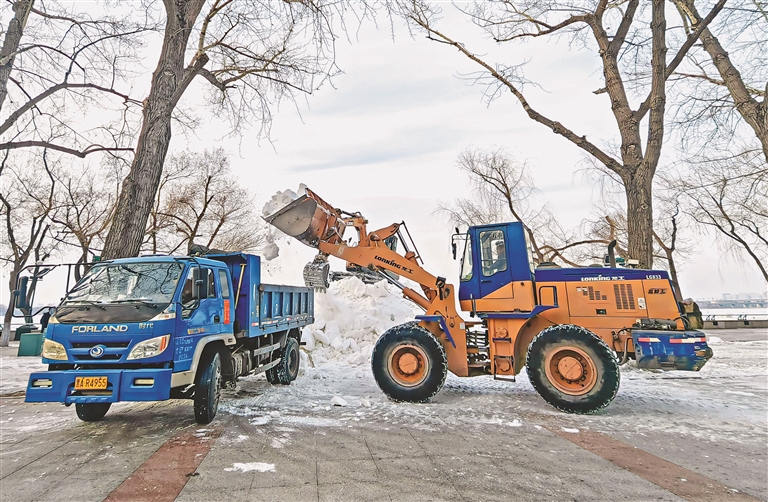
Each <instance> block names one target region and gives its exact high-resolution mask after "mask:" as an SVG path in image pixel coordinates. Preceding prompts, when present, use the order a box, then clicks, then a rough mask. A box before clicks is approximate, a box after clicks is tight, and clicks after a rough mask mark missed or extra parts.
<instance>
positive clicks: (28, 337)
mask: <svg viewBox="0 0 768 502" xmlns="http://www.w3.org/2000/svg"><path fill="white" fill-rule="evenodd" d="M44 339H45V333H24V334H22V335H21V338H20V339H19V352H18V353H17V356H39V355H40V354H41V353H42V352H43V340H44Z"/></svg>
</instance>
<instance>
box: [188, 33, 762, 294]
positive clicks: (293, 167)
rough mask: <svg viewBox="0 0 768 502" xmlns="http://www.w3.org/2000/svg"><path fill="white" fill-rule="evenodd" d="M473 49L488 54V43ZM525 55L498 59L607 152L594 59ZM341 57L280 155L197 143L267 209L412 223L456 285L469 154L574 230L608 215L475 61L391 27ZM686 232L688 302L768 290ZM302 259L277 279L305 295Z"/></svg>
mask: <svg viewBox="0 0 768 502" xmlns="http://www.w3.org/2000/svg"><path fill="white" fill-rule="evenodd" d="M448 21H449V23H448V26H450V27H451V30H454V31H452V32H462V33H471V31H470V30H468V29H467V27H466V26H464V25H463V23H462V22H460V21H459V20H455V19H449V20H448ZM464 40H468V43H470V42H472V43H476V44H477V45H476V46H477V47H479V48H480V47H482V49H487V48H488V44H487V43H483V41H482V40H481V39H480V38H478V37H477V36H470V35H467V36H466V38H464ZM481 44H482V45H481ZM470 48H472V46H470ZM525 49H526V52H525V53H524V54H522V53H521V54H516V53H513V52H508V53H505V52H504V51H502V50H498V51H496V53H494V54H493V55H494V56H497V57H500V58H504V59H501V60H504V61H508V62H509V61H511V62H521V61H523V60H525V59H529V63H528V64H527V67H526V74H527V75H528V76H529V78H531V80H534V81H536V82H537V83H540V84H541V86H542V88H537V87H534V86H530V87H528V88H527V89H526V94H527V96H528V99H529V100H530V101H531V103H532V104H534V106H536V107H538V108H539V109H540V110H541V111H542V112H544V113H549V114H551V116H552V117H554V118H556V119H557V120H559V121H561V122H562V123H564V124H566V125H567V126H569V127H571V128H573V129H574V130H575V131H577V133H578V134H580V135H581V134H586V135H587V136H588V138H589V139H590V140H592V141H595V142H597V143H598V144H601V145H603V144H607V143H608V142H610V141H611V140H612V139H613V138H614V137H615V135H614V130H615V125H614V124H615V123H614V121H613V120H614V119H613V116H612V115H611V114H610V110H609V107H608V104H607V102H606V100H607V97H606V95H605V94H603V95H600V96H596V95H594V94H593V93H592V91H593V90H595V89H598V88H600V87H601V80H602V76H601V73H600V66H599V63H598V61H596V60H595V59H594V57H595V56H594V54H592V53H591V52H589V51H586V50H585V51H577V50H568V47H567V45H565V44H547V43H543V42H542V43H538V41H537V43H529V44H527V45H526V46H525ZM337 51H338V52H337V63H338V65H339V66H340V67H341V68H342V70H343V71H344V74H343V75H340V76H338V77H336V78H334V80H333V83H334V87H335V88H332V87H331V86H325V87H323V88H322V89H321V90H320V91H317V92H316V93H314V94H313V95H312V96H309V97H308V98H307V99H306V101H302V102H299V103H298V111H297V110H296V108H295V107H293V106H292V104H286V103H284V104H283V105H282V106H281V108H280V110H279V113H276V114H275V118H274V121H273V124H272V130H271V143H270V142H268V141H264V140H261V141H254V140H253V139H252V138H250V137H249V133H248V132H245V133H243V135H242V139H239V138H235V139H224V140H222V141H213V140H212V139H209V138H215V137H219V138H221V137H222V135H223V131H224V130H226V127H227V126H226V124H224V123H211V124H209V126H208V127H207V128H206V129H205V130H204V131H205V132H203V131H197V132H196V135H197V137H198V138H200V140H201V142H200V143H199V144H201V145H206V146H210V147H213V146H217V145H220V146H224V147H225V148H226V149H227V150H228V151H229V152H230V153H231V154H232V166H233V170H234V171H235V172H236V173H237V174H238V175H239V177H240V179H241V182H242V183H243V185H245V186H247V187H249V188H251V189H252V190H254V191H255V192H256V193H258V198H257V199H258V200H263V201H266V200H267V199H268V198H269V196H271V195H272V194H273V193H275V192H277V191H281V190H284V189H286V188H291V189H294V190H295V189H296V187H297V186H298V184H299V183H305V184H306V185H308V186H309V187H310V188H311V189H312V190H313V191H315V192H316V193H318V194H319V195H320V196H321V197H323V198H324V199H325V200H326V201H328V202H329V203H330V204H331V205H333V206H336V207H341V208H343V209H345V210H348V211H360V212H362V213H363V214H364V215H365V216H366V217H367V218H368V219H369V220H370V222H371V223H370V225H369V228H370V229H375V228H382V227H385V226H387V225H389V224H391V223H393V222H399V221H402V220H405V221H406V223H407V224H408V226H409V228H410V229H411V233H412V235H413V237H414V239H415V241H416V244H417V246H418V248H419V251H420V252H421V254H422V256H423V257H424V261H425V268H426V269H427V270H429V271H430V272H432V273H434V274H436V275H444V276H446V277H450V278H453V280H454V281H455V280H457V279H456V277H457V275H458V263H457V262H454V261H453V260H452V258H451V253H450V234H451V233H452V227H451V225H450V224H449V222H447V221H446V220H445V219H444V218H443V217H442V216H440V215H438V214H435V212H434V211H435V208H436V207H437V205H438V203H439V202H440V201H443V202H450V201H452V200H454V199H456V198H460V197H467V196H468V195H469V193H468V187H467V185H468V181H467V178H466V177H465V176H464V175H463V173H461V172H460V170H459V168H458V166H457V163H456V159H457V156H458V154H459V153H460V152H462V151H463V150H465V149H466V148H468V147H470V146H472V147H479V148H497V147H503V148H505V149H507V150H508V151H509V152H510V153H511V154H513V155H514V156H515V157H516V158H517V159H518V160H521V161H526V162H527V163H528V164H529V165H530V166H531V170H532V175H533V177H534V180H535V183H536V186H537V187H538V188H539V190H540V191H541V200H542V201H544V202H546V203H547V204H549V206H550V207H551V208H552V210H553V211H554V213H555V215H556V216H557V218H558V220H559V221H560V223H561V224H562V225H563V226H564V227H566V228H572V227H576V226H578V225H579V224H580V223H581V221H582V220H583V219H585V218H587V217H590V216H592V215H593V214H594V212H595V211H596V210H598V209H599V206H600V204H601V202H602V197H601V196H602V195H603V194H602V193H601V187H600V186H599V184H596V183H595V180H594V176H592V175H591V173H590V172H589V169H588V168H587V167H586V166H585V164H584V162H583V160H584V157H583V155H582V153H581V151H580V150H579V149H578V148H576V147H574V146H572V145H571V144H570V143H569V142H568V141H567V140H565V139H563V138H561V137H558V136H555V135H554V134H553V133H552V132H551V131H550V130H549V129H547V128H545V127H544V126H542V125H540V124H538V123H535V122H533V121H532V120H530V119H529V118H528V117H527V115H525V113H524V112H523V110H522V107H521V106H520V105H519V104H518V103H517V101H516V100H514V98H513V96H511V95H510V94H504V95H502V96H501V97H499V98H498V99H496V100H495V101H493V102H492V103H490V104H488V103H487V100H485V99H484V90H485V89H484V87H482V86H481V85H473V84H472V83H471V82H470V81H469V80H468V79H467V78H464V77H463V76H466V75H468V74H470V73H471V72H474V71H475V70H476V68H475V67H474V66H473V65H472V64H471V63H470V62H468V61H467V60H466V58H465V57H464V56H462V55H459V54H457V53H456V52H455V51H453V50H450V49H449V48H447V47H445V46H443V45H440V44H437V43H434V42H430V41H428V40H426V39H424V37H423V36H417V37H416V38H412V37H410V36H409V35H408V34H407V33H406V32H405V31H404V30H402V29H396V31H395V37H394V40H393V37H392V34H391V32H390V31H389V27H387V28H383V29H381V30H377V29H374V28H373V27H371V26H367V27H364V29H362V30H361V31H360V32H359V33H358V36H357V40H355V41H352V42H347V41H345V40H339V42H338V44H337ZM477 52H480V50H478V51H477ZM178 146H182V145H179V143H174V147H178ZM182 147H183V146H182ZM672 150H673V145H668V147H667V151H669V152H672ZM689 232H691V238H692V240H693V241H694V242H695V245H694V251H693V253H692V254H691V256H689V257H687V258H685V259H682V258H681V259H679V260H680V263H679V264H678V267H679V269H680V278H681V287H682V290H683V293H684V295H685V296H686V297H695V298H719V297H720V296H721V294H722V293H726V292H733V293H736V292H741V293H749V292H755V293H759V292H762V291H765V283H764V282H763V281H762V278H761V277H760V276H759V275H758V271H757V268H756V267H755V266H754V265H750V264H749V263H747V262H740V261H739V260H737V259H735V258H734V257H733V256H732V255H729V254H727V253H724V252H723V251H722V250H721V249H719V247H718V246H717V245H715V244H714V242H713V241H714V235H713V234H710V235H706V234H697V233H696V232H695V231H691V230H689ZM294 244H297V245H298V246H299V247H301V245H300V244H298V243H294ZM295 247H296V246H294V248H295ZM283 248H285V246H283ZM285 252H287V250H285ZM285 252H284V253H283V254H284V256H285ZM291 254H292V255H296V256H295V257H294V258H291V259H287V258H285V257H284V258H283V260H286V261H287V262H289V263H287V264H286V265H285V266H282V267H280V268H282V269H283V270H282V272H281V273H280V274H279V275H275V278H281V279H283V278H284V279H285V280H289V279H293V281H294V282H295V281H298V282H300V281H301V274H300V272H301V270H300V267H295V266H294V264H293V261H294V260H304V259H305V260H306V261H309V260H310V259H311V258H312V256H313V254H314V253H313V250H311V249H309V248H304V249H301V250H292V251H291ZM342 267H343V264H342V263H339V264H337V265H335V268H336V269H340V268H342ZM286 269H287V270H286Z"/></svg>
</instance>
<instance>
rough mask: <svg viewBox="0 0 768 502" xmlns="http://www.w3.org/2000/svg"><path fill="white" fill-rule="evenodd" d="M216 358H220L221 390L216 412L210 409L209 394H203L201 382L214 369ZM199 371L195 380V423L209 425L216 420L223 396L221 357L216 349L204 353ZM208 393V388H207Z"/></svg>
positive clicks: (219, 389)
mask: <svg viewBox="0 0 768 502" xmlns="http://www.w3.org/2000/svg"><path fill="white" fill-rule="evenodd" d="M216 356H219V379H220V380H219V388H218V390H217V392H218V393H219V397H217V398H216V406H215V408H216V409H214V410H211V409H210V406H209V404H210V403H209V401H208V393H207V392H205V394H203V393H202V392H201V391H202V390H203V388H202V387H203V386H202V385H201V380H202V379H203V378H205V375H206V373H207V372H208V371H209V369H211V368H212V365H213V361H214V360H215V359H216ZM198 371H200V373H199V376H197V377H196V378H195V395H194V398H193V399H194V401H193V403H194V404H193V406H192V407H193V408H194V411H195V421H196V422H197V423H199V424H209V423H211V422H212V421H213V419H214V418H216V412H217V411H218V401H219V399H220V395H221V356H220V355H219V352H218V351H217V350H216V349H213V348H212V349H210V350H206V351H205V352H203V355H202V356H201V357H200V367H199V368H198ZM206 391H207V388H206Z"/></svg>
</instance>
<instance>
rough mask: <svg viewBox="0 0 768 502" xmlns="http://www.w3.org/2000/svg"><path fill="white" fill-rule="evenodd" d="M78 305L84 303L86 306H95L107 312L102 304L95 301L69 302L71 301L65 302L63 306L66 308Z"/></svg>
mask: <svg viewBox="0 0 768 502" xmlns="http://www.w3.org/2000/svg"><path fill="white" fill-rule="evenodd" d="M78 303H84V304H86V305H94V306H96V307H99V308H100V309H101V310H107V309H105V308H104V305H102V304H101V302H95V301H93V300H69V301H65V302H64V304H63V305H62V306H63V307H66V306H68V305H76V304H78Z"/></svg>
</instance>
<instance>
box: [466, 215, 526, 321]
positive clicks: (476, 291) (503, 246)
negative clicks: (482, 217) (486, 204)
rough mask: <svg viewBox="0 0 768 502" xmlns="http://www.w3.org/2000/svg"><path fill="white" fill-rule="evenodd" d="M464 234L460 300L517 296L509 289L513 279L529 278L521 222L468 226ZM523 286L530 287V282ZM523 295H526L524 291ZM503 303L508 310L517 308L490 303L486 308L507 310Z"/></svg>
mask: <svg viewBox="0 0 768 502" xmlns="http://www.w3.org/2000/svg"><path fill="white" fill-rule="evenodd" d="M467 237H468V238H467V244H466V247H465V250H464V256H463V258H462V268H461V285H460V286H459V300H460V301H467V300H470V296H471V298H474V299H475V300H478V299H494V300H499V301H500V302H503V301H505V300H509V299H512V298H515V297H516V296H519V294H518V293H516V292H515V289H514V288H513V284H512V283H513V282H515V283H519V282H523V283H530V282H531V281H532V280H533V275H532V271H531V264H530V260H529V253H528V246H527V241H526V239H525V233H524V229H523V226H522V224H521V223H519V222H513V223H502V224H498V225H483V226H478V227H470V228H469V231H468V236H467ZM518 286H519V284H518ZM518 289H520V287H518ZM525 289H526V290H527V289H531V286H530V284H528V285H527V286H526V287H525ZM524 296H525V297H526V298H527V297H528V296H529V295H528V294H527V291H526V294H525V295H524ZM507 306H509V307H510V308H509V310H513V308H516V307H517V306H513V305H511V304H506V303H504V304H502V303H499V302H494V303H493V306H492V307H490V306H489V308H491V309H492V310H495V311H502V310H507V308H506V307H507ZM520 307H521V308H522V307H523V306H520ZM462 308H463V304H462ZM478 310H480V306H478Z"/></svg>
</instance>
